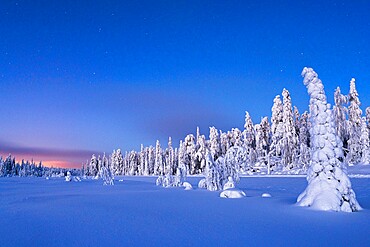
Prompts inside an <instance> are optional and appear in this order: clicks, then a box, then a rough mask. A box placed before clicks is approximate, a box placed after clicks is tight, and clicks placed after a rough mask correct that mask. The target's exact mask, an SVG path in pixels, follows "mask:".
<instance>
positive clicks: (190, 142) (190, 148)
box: [183, 134, 200, 175]
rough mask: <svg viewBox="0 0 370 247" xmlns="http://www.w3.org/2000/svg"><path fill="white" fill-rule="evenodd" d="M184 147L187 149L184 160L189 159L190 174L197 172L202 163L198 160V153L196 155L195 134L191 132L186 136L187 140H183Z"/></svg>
mask: <svg viewBox="0 0 370 247" xmlns="http://www.w3.org/2000/svg"><path fill="white" fill-rule="evenodd" d="M183 145H184V148H185V150H186V155H187V157H186V159H185V160H184V161H187V162H188V163H187V164H186V166H187V171H188V172H189V173H190V174H192V175H193V174H196V172H197V171H198V170H199V167H200V164H199V163H198V161H197V155H196V146H195V137H194V135H193V134H189V135H187V136H186V137H185V140H184V142H183Z"/></svg>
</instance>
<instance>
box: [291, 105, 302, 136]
mask: <svg viewBox="0 0 370 247" xmlns="http://www.w3.org/2000/svg"><path fill="white" fill-rule="evenodd" d="M293 118H294V128H295V133H296V134H297V136H299V130H300V124H301V123H300V118H301V115H300V114H299V110H298V108H297V107H296V106H294V107H293Z"/></svg>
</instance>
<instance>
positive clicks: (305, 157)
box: [298, 111, 310, 172]
mask: <svg viewBox="0 0 370 247" xmlns="http://www.w3.org/2000/svg"><path fill="white" fill-rule="evenodd" d="M309 147H310V133H309V126H308V113H307V112H306V111H305V112H304V113H303V114H302V115H301V117H300V120H299V158H298V163H299V164H300V166H301V167H300V168H301V169H302V171H303V172H305V171H307V169H308V165H309V162H310V150H309Z"/></svg>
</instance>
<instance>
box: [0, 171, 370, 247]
mask: <svg viewBox="0 0 370 247" xmlns="http://www.w3.org/2000/svg"><path fill="white" fill-rule="evenodd" d="M116 179H117V180H118V181H119V179H122V177H118V178H116ZM123 179H124V180H123V182H120V183H115V185H114V186H103V185H102V181H101V180H85V179H82V181H81V182H74V181H72V182H69V183H67V182H65V181H64V178H50V179H49V180H46V179H44V178H32V177H30V178H16V177H11V178H1V179H0V232H1V233H2V237H1V242H0V246H7V247H8V246H17V247H19V246H68V247H71V246H130V247H131V246H323V245H330V246H368V245H369V243H370V234H369V229H370V220H369V219H370V210H369V209H370V179H369V178H353V179H352V187H353V189H355V190H356V195H357V199H358V201H359V203H361V205H362V206H363V208H364V210H362V211H360V212H355V213H352V214H347V213H331V212H323V211H315V210H310V209H309V208H306V207H297V206H294V204H295V201H296V198H297V196H298V195H299V193H300V192H301V191H303V189H304V188H305V187H306V184H307V182H306V180H305V178H303V177H283V178H279V177H257V178H255V177H242V178H241V179H240V182H239V183H238V188H239V189H241V190H243V191H246V192H247V195H248V196H247V197H244V198H241V199H238V200H225V199H224V198H220V197H219V193H220V192H211V191H207V190H204V189H198V188H197V184H198V182H199V180H200V179H201V178H200V177H188V178H187V182H189V183H190V184H191V185H192V186H193V188H194V189H193V190H189V191H185V190H184V188H182V187H171V188H169V189H168V188H163V187H160V186H155V180H156V177H123ZM262 193H269V194H271V195H274V196H273V197H272V198H269V199H268V200H266V198H262V197H261V194H262Z"/></svg>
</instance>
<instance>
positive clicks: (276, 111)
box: [269, 95, 284, 170]
mask: <svg viewBox="0 0 370 247" xmlns="http://www.w3.org/2000/svg"><path fill="white" fill-rule="evenodd" d="M271 112H272V115H271V145H270V152H269V157H270V162H271V163H270V165H271V168H272V169H273V170H276V169H277V166H279V164H280V162H281V154H282V149H283V142H282V139H283V137H284V124H283V103H282V101H281V99H280V95H276V97H275V99H274V104H273V106H272V108H271Z"/></svg>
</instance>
